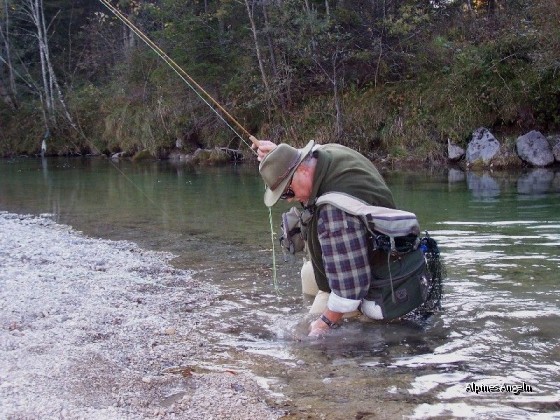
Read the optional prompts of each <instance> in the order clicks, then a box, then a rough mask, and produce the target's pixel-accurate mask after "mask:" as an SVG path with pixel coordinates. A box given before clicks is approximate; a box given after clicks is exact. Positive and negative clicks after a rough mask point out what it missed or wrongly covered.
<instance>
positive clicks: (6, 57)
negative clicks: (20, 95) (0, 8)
mask: <svg viewBox="0 0 560 420" xmlns="http://www.w3.org/2000/svg"><path fill="white" fill-rule="evenodd" d="M4 15H5V16H4V25H3V26H2V22H0V37H1V38H2V39H1V40H2V44H3V48H2V47H0V58H1V60H0V61H1V63H0V95H1V96H2V98H3V100H4V102H5V103H6V104H7V105H8V106H10V108H12V109H17V107H18V103H17V90H16V78H15V73H14V67H13V64H12V56H11V52H10V50H11V45H10V14H9V9H8V0H5V1H4ZM4 65H5V66H6V69H7V72H6V74H7V80H6V79H5V78H4V74H5V73H4V71H3V70H2V67H3V66H4Z"/></svg>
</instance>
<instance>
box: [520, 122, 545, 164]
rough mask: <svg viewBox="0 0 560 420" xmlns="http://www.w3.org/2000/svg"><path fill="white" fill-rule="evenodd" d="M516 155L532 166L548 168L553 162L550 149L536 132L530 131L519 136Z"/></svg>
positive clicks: (542, 137) (543, 138)
mask: <svg viewBox="0 0 560 420" xmlns="http://www.w3.org/2000/svg"><path fill="white" fill-rule="evenodd" d="M516 148H517V155H518V156H519V157H520V159H521V160H523V161H524V162H527V163H528V164H529V165H532V166H541V167H542V166H548V165H550V164H552V163H553V162H554V155H553V154H552V148H551V147H550V144H549V143H548V141H547V140H546V137H545V136H543V135H542V134H541V133H540V132H538V131H535V130H533V131H530V132H528V133H527V134H524V135H523V136H520V137H519V138H518V139H517V142H516Z"/></svg>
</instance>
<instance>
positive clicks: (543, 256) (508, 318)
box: [0, 159, 560, 418]
mask: <svg viewBox="0 0 560 420" xmlns="http://www.w3.org/2000/svg"><path fill="white" fill-rule="evenodd" d="M385 176H386V179H387V181H388V183H389V184H390V186H391V188H392V189H393V191H394V195H395V198H396V201H397V203H398V205H399V206H400V207H401V208H404V209H407V210H410V211H413V212H415V213H416V214H417V215H418V217H419V219H420V221H421V223H422V226H423V228H425V229H427V230H429V231H430V233H431V235H432V236H434V237H435V238H436V239H437V240H438V242H439V244H440V248H441V250H442V253H443V256H444V260H445V263H446V266H447V272H448V278H447V279H446V282H445V288H444V293H445V295H444V300H443V310H442V312H441V313H439V314H437V315H436V316H434V317H432V318H431V319H429V320H428V321H427V322H426V323H424V324H421V325H420V324H411V323H406V324H405V323H393V324H376V323H373V322H363V321H359V320H353V321H349V322H347V323H345V325H344V328H341V329H340V330H338V331H336V332H334V334H333V335H332V336H330V337H328V338H326V339H323V340H319V341H316V340H313V341H310V340H307V339H305V337H304V331H305V328H306V325H307V323H308V321H309V317H308V316H307V315H306V310H307V305H308V304H309V301H308V300H307V299H306V298H305V297H303V296H302V295H301V293H300V284H299V268H300V265H301V258H300V257H298V258H289V259H288V261H287V262H284V259H283V256H282V254H281V253H280V250H279V249H278V247H276V251H277V261H278V267H277V268H278V290H277V291H276V290H275V288H274V285H273V280H272V254H271V242H270V229H269V218H268V210H267V209H266V208H265V207H264V205H263V203H262V193H263V184H262V181H261V180H260V178H259V177H258V174H257V170H256V167H255V166H252V165H240V166H237V167H227V168H196V169H189V168H186V167H183V166H174V165H172V164H170V163H168V162H158V163H142V164H132V163H130V162H120V163H115V164H112V163H110V162H108V161H106V160H101V159H85V160H80V159H48V160H44V161H42V160H40V159H17V160H1V161H0V210H6V211H11V212H18V213H32V214H41V213H49V214H52V215H53V216H52V217H53V218H54V219H55V220H57V221H59V222H61V223H66V224H69V225H71V226H73V227H74V228H76V229H78V230H81V231H83V232H85V233H86V234H88V235H91V236H97V237H103V238H111V239H127V240H133V241H135V242H138V243H139V244H141V245H142V246H145V247H149V248H151V249H158V250H166V251H171V252H173V253H175V254H176V255H177V259H176V260H175V263H176V264H177V265H178V266H180V267H182V268H190V269H193V270H194V274H193V276H195V277H196V278H198V279H200V280H202V281H207V282H212V283H213V284H215V285H217V286H219V287H220V290H221V296H220V300H221V305H220V309H219V310H216V309H215V308H214V309H209V310H208V314H207V315H208V321H209V322H208V326H209V329H208V331H207V336H208V346H210V348H211V349H212V352H211V354H212V356H211V357H210V360H208V361H206V362H207V363H209V364H219V365H223V366H225V367H232V368H236V369H239V368H244V369H248V370H250V371H251V372H253V373H254V374H255V375H257V376H258V377H260V378H261V380H262V381H263V383H266V384H268V386H270V388H271V390H272V391H274V392H278V393H282V394H284V395H286V396H288V397H289V398H290V399H291V400H292V401H293V406H291V407H288V409H290V410H292V412H293V413H294V415H296V416H297V417H298V418H300V417H302V416H303V417H305V416H307V415H309V416H310V417H311V418H314V416H315V417H317V416H318V417H321V416H322V417H324V418H357V417H358V418H367V416H373V415H377V416H380V417H389V416H390V417H393V416H401V415H409V416H413V417H420V418H424V417H429V416H462V417H467V416H473V417H501V418H503V417H507V418H527V417H530V416H532V415H533V414H536V413H541V414H545V415H546V416H559V415H560V405H559V401H560V390H559V384H560V337H559V332H558V331H559V321H560V304H559V297H558V296H559V291H560V285H559V280H560V275H559V274H558V271H559V268H560V172H558V170H557V172H556V173H555V172H554V171H553V170H533V171H527V172H524V173H517V174H508V173H493V174H490V173H485V174H472V173H469V174H467V175H465V174H462V173H460V172H458V171H456V170H448V169H447V168H442V169H441V171H437V172H431V173H428V172H417V173H397V172H387V173H385ZM286 209H287V207H278V208H275V209H274V210H273V220H274V225H275V227H277V226H278V225H279V215H280V213H281V212H282V211H285V210H286ZM471 383H475V384H477V385H482V384H488V385H490V384H492V385H502V384H506V385H507V384H512V385H522V384H523V383H525V384H526V385H530V386H531V387H532V388H533V392H522V393H521V394H519V395H514V394H513V393H489V392H486V393H483V392H481V393H478V394H476V393H473V392H468V391H467V386H468V385H469V384H471Z"/></svg>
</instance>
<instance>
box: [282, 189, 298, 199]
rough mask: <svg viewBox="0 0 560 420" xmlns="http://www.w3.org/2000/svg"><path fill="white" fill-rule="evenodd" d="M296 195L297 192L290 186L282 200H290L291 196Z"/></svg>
mask: <svg viewBox="0 0 560 420" xmlns="http://www.w3.org/2000/svg"><path fill="white" fill-rule="evenodd" d="M295 196H296V193H295V192H294V190H292V187H288V188H286V190H285V191H284V192H283V193H282V195H281V196H280V200H288V199H290V198H294V197H295Z"/></svg>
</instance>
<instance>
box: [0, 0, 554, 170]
mask: <svg viewBox="0 0 560 420" xmlns="http://www.w3.org/2000/svg"><path fill="white" fill-rule="evenodd" d="M248 2H249V5H250V7H252V9H251V10H252V13H253V14H252V15H251V16H252V17H253V18H254V22H255V25H256V30H257V33H256V37H257V43H258V46H259V49H260V62H258V61H257V54H256V46H255V39H254V38H253V33H252V32H251V25H250V22H249V16H248V15H247V9H246V7H245V1H232V0H214V1H211V0H208V1H204V2H203V1H184V0H161V1H158V2H152V1H145V0H122V1H119V2H115V1H114V2H113V4H118V5H119V7H121V10H123V12H124V13H126V14H127V16H129V17H130V18H131V20H132V21H133V22H134V23H135V24H137V25H138V26H139V27H140V28H141V29H142V30H143V31H145V33H146V34H147V35H148V36H149V37H150V39H152V40H154V41H155V42H156V44H157V45H159V46H160V47H161V48H162V49H163V50H164V51H165V52H166V53H167V54H168V55H169V56H170V57H172V58H173V59H174V60H175V61H176V62H177V63H178V64H179V65H180V66H181V67H182V68H183V69H184V70H185V71H186V72H187V73H188V74H189V75H190V76H192V78H194V80H196V82H197V83H199V84H200V85H201V86H202V87H204V89H205V90H206V91H207V92H209V93H210V94H211V95H212V96H213V97H214V98H215V99H216V100H217V101H218V102H219V103H220V104H222V105H223V106H224V107H225V108H226V109H227V110H228V111H229V112H230V113H232V114H233V115H234V116H235V117H236V118H237V119H238V120H239V121H240V122H241V123H242V124H243V125H244V126H245V127H246V128H247V129H248V130H249V131H250V132H251V133H254V134H256V135H259V136H262V137H269V138H271V139H274V140H275V141H288V142H290V143H292V144H295V145H302V144H305V142H306V141H307V140H308V139H310V138H314V139H316V140H318V141H320V142H329V141H338V142H341V143H343V144H347V145H349V146H351V147H354V148H356V149H358V150H360V151H362V152H364V153H365V154H367V155H368V156H371V157H381V156H390V157H391V158H395V159H396V158H399V159H400V158H406V157H409V156H414V157H417V158H419V159H421V160H428V161H436V160H438V159H442V158H443V157H444V156H445V150H446V144H447V139H448V138H450V139H452V140H453V141H454V142H457V143H461V142H462V141H463V139H465V138H466V137H467V136H468V135H469V133H471V132H472V130H473V129H475V128H477V127H479V126H486V127H490V128H492V129H493V130H497V131H502V132H504V133H513V132H515V131H523V130H528V129H532V128H537V129H541V130H543V131H553V130H558V129H560V116H559V113H558V109H560V59H559V58H558V57H560V26H559V25H558V24H557V23H558V21H559V19H560V8H558V5H557V0H542V1H539V2H527V1H524V0H516V1H512V2H500V3H499V5H500V7H499V8H496V7H494V6H495V5H497V4H498V3H497V2H495V1H489V2H478V3H476V7H475V10H474V11H472V12H468V11H466V10H465V9H463V8H462V7H461V2H448V1H444V0H438V1H431V2H413V1H410V0H395V1H391V2H369V1H365V0H363V1H362V0H358V1H351V2H350V1H343V2H333V1H329V2H325V1H323V0H308V1H305V2H302V1H300V0H284V1H282V2H259V1H255V0H249V1H248ZM483 3H484V4H483ZM12 4H13V5H17V3H16V2H13V3H12ZM473 4H475V3H473ZM14 7H15V6H14ZM46 9H47V10H46V13H47V20H50V19H54V21H53V24H52V25H51V27H50V28H51V29H50V30H51V33H50V34H49V39H50V40H51V42H52V43H53V44H52V48H51V51H52V53H53V61H54V63H55V66H56V73H57V75H58V76H59V79H60V82H61V86H62V87H63V90H64V91H63V95H64V98H65V100H66V103H67V105H68V108H69V111H70V113H71V115H72V117H73V119H74V121H75V123H76V125H77V128H78V130H74V129H72V128H69V126H68V124H62V123H61V124H60V127H58V131H57V133H55V134H56V135H53V138H52V140H51V144H52V145H53V146H56V147H58V149H59V150H58V151H60V152H65V151H83V150H86V149H91V150H92V151H95V150H99V151H102V152H107V153H108V152H115V151H121V150H123V151H127V152H130V153H134V152H137V151H140V150H147V151H149V153H150V154H151V155H153V156H163V155H165V154H166V153H167V152H168V151H170V150H171V149H173V148H174V147H175V144H176V141H177V140H181V141H182V142H183V144H184V148H185V149H187V150H189V151H192V150H194V149H196V148H198V147H200V146H204V147H212V146H216V145H221V146H225V145H235V147H236V146H237V145H238V144H240V143H239V140H238V139H235V137H234V134H232V132H231V131H230V130H229V128H228V127H227V126H226V125H225V124H224V123H223V121H222V120H221V119H220V118H218V117H216V115H215V114H214V113H212V112H211V111H210V110H209V109H208V106H207V105H206V104H205V103H204V102H203V101H201V100H200V98H199V97H198V96H197V95H196V94H194V93H193V92H192V91H191V90H190V88H189V87H188V86H186V84H185V83H184V82H183V81H182V80H181V79H180V78H179V77H178V76H177V74H176V73H174V72H173V71H172V70H171V69H170V68H169V67H168V66H167V65H166V64H165V63H164V62H163V61H162V60H161V59H160V58H159V57H157V55H155V53H154V52H153V51H151V50H150V49H148V48H147V47H146V46H145V45H144V44H143V43H142V42H141V41H140V40H138V39H136V40H134V38H131V37H130V32H127V30H125V29H124V28H123V26H122V23H120V22H119V21H118V20H116V19H115V18H114V17H112V16H109V15H107V14H106V13H107V11H106V10H105V9H103V8H102V7H101V6H100V5H98V4H97V3H96V2H87V1H85V0H77V1H74V2H70V1H69V0H56V1H53V2H49V3H48V5H46ZM101 12H103V13H101ZM18 16H20V18H16V16H14V19H13V25H14V27H13V28H12V31H11V33H12V34H14V38H13V41H12V44H11V46H12V48H13V51H12V52H13V54H14V57H17V58H18V60H17V63H18V64H17V69H16V70H17V71H18V73H19V74H20V75H22V77H21V78H19V79H18V81H17V83H18V86H17V87H18V89H17V94H18V100H19V101H20V103H21V107H20V109H18V110H17V111H11V110H8V109H7V108H0V124H2V125H1V126H2V134H4V133H5V135H4V136H3V137H4V139H3V140H2V143H0V147H1V151H2V153H7V152H10V151H11V152H15V153H21V152H24V151H29V152H34V151H37V150H38V147H39V145H40V140H41V138H42V136H43V134H44V123H43V122H42V115H41V111H40V109H41V107H40V102H39V97H38V95H37V92H36V90H34V88H33V87H32V84H30V83H29V82H30V81H32V82H35V83H36V84H38V85H40V84H41V73H40V65H39V63H38V61H37V54H36V50H37V46H36V45H35V44H34V42H35V41H34V39H33V38H32V37H31V36H29V29H30V27H29V24H28V23H27V22H26V21H25V20H24V19H21V14H20V15H18ZM263 73H264V75H263ZM6 75H7V73H6V71H5V68H0V82H2V81H5V79H6ZM23 80H26V83H24V81H23ZM265 80H266V82H267V86H265V83H264V81H265ZM30 86H31V87H30ZM335 98H336V101H335ZM57 118H58V117H57ZM60 121H63V119H62V118H60ZM340 124H341V126H340ZM341 128H342V132H340V129H341Z"/></svg>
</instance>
